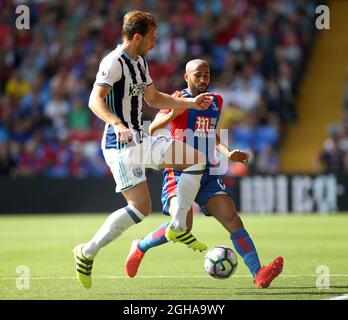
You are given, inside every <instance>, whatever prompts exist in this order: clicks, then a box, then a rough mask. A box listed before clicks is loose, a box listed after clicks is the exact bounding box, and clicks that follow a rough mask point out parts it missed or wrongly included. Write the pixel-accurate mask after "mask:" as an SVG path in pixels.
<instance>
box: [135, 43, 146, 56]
mask: <svg viewBox="0 0 348 320" xmlns="http://www.w3.org/2000/svg"><path fill="white" fill-rule="evenodd" d="M148 51H149V50H146V49H145V48H144V46H143V40H141V42H140V43H139V44H138V46H137V53H138V55H139V56H142V57H144V56H146V54H147V52H148Z"/></svg>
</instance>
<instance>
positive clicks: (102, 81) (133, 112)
mask: <svg viewBox="0 0 348 320" xmlns="http://www.w3.org/2000/svg"><path fill="white" fill-rule="evenodd" d="M150 84H152V79H151V77H150V74H149V68H148V65H147V63H146V61H145V59H144V58H143V57H140V56H138V57H137V58H136V59H133V58H131V57H130V56H129V55H128V54H127V53H126V52H125V51H124V49H123V48H122V46H121V45H118V46H117V47H116V49H115V50H113V51H111V52H110V53H109V54H108V55H107V56H105V57H104V58H103V60H102V61H101V63H100V65H99V71H98V73H97V77H96V81H95V83H94V85H100V86H109V87H110V88H112V89H111V91H110V93H109V94H108V95H107V97H106V98H105V102H106V104H107V106H108V107H109V108H110V110H111V112H113V113H114V114H116V115H117V117H119V118H120V119H121V121H122V123H123V124H124V125H125V126H126V127H127V128H129V129H130V130H131V132H132V133H133V134H134V135H135V137H134V138H135V139H136V140H138V139H140V140H138V142H141V141H142V138H143V132H144V130H143V121H142V113H143V107H144V104H145V102H144V93H145V89H146V87H147V86H149V85H150ZM120 147H122V146H121V145H120V143H119V142H118V141H117V138H116V134H115V132H114V129H113V127H112V126H111V125H109V124H107V123H106V124H105V129H104V134H103V139H102V149H111V148H120Z"/></svg>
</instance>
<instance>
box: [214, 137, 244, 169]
mask: <svg viewBox="0 0 348 320" xmlns="http://www.w3.org/2000/svg"><path fill="white" fill-rule="evenodd" d="M215 149H216V150H218V151H219V152H220V153H221V154H223V155H224V156H225V157H226V158H228V159H229V160H231V161H233V162H240V163H243V164H244V165H247V164H248V161H249V154H248V153H247V152H245V151H243V150H240V149H236V150H232V151H230V150H229V149H228V147H227V146H225V145H224V144H223V143H222V142H221V139H220V135H219V134H218V132H217V133H216V143H215Z"/></svg>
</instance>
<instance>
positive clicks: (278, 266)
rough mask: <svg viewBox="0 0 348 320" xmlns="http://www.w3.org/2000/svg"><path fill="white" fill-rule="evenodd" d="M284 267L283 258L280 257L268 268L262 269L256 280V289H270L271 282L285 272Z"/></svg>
mask: <svg viewBox="0 0 348 320" xmlns="http://www.w3.org/2000/svg"><path fill="white" fill-rule="evenodd" d="M283 265H284V259H283V257H278V258H276V259H275V260H273V261H272V262H271V263H270V264H269V265H268V266H267V267H261V268H260V270H259V271H258V272H257V273H256V277H255V279H254V283H255V285H256V288H268V287H269V285H270V284H271V282H272V281H273V280H274V279H275V278H276V277H278V276H279V275H280V273H281V272H282V271H283Z"/></svg>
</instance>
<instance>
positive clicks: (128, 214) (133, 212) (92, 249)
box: [82, 204, 145, 259]
mask: <svg viewBox="0 0 348 320" xmlns="http://www.w3.org/2000/svg"><path fill="white" fill-rule="evenodd" d="M144 218H145V216H144V215H143V214H142V213H141V212H140V211H139V210H138V209H137V208H135V207H134V206H132V205H130V204H128V206H127V207H124V208H122V209H119V210H117V211H115V212H113V213H112V214H110V215H109V217H108V218H107V219H106V221H105V222H104V224H103V225H102V226H101V228H100V229H99V230H98V231H97V233H96V234H95V235H94V237H93V238H92V239H91V240H90V241H89V242H88V243H86V245H85V246H84V247H83V249H82V254H83V255H84V256H85V257H88V258H91V259H94V257H95V256H96V255H97V253H98V251H99V250H100V248H102V247H104V246H106V245H107V244H109V243H110V242H111V241H113V240H115V239H116V238H118V237H119V236H120V235H121V234H122V232H123V231H125V230H127V229H128V228H129V227H130V226H132V225H133V224H136V223H139V222H141V221H142V220H143V219H144Z"/></svg>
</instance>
